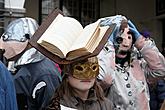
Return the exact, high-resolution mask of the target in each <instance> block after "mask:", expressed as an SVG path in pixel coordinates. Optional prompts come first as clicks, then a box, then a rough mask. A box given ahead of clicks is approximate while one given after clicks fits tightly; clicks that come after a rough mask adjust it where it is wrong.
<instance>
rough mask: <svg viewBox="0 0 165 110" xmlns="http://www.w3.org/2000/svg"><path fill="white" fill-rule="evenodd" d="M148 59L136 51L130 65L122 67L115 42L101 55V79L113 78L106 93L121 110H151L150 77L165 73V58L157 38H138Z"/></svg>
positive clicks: (138, 42)
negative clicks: (155, 39)
mask: <svg viewBox="0 0 165 110" xmlns="http://www.w3.org/2000/svg"><path fill="white" fill-rule="evenodd" d="M135 45H136V47H141V49H140V50H139V51H140V53H141V55H142V57H143V58H144V60H141V59H138V57H137V54H136V52H137V51H135V52H132V56H131V59H130V62H131V63H130V64H128V62H126V63H125V64H124V66H123V67H122V66H121V65H120V64H116V63H115V49H114V47H113V44H112V43H111V42H108V43H107V44H106V45H105V48H104V49H103V50H102V51H101V52H100V54H99V55H98V59H99V65H100V74H99V77H98V79H100V80H102V81H103V80H104V77H105V76H106V75H109V76H110V77H111V78H112V82H111V84H109V85H108V86H107V87H106V88H105V87H104V89H106V92H105V95H106V97H108V98H109V99H110V100H112V101H113V103H114V106H115V108H116V109H120V110H150V108H149V99H150V97H149V92H148V86H147V82H146V81H147V80H149V79H155V78H161V77H164V76H165V59H164V57H163V56H162V54H161V53H160V52H159V50H158V49H157V47H156V46H155V43H154V41H152V40H145V39H141V38H140V39H138V40H137V41H136V42H135Z"/></svg>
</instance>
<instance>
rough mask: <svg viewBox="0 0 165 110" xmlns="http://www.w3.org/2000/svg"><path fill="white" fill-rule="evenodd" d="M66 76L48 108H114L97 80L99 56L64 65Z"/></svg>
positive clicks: (69, 109)
mask: <svg viewBox="0 0 165 110" xmlns="http://www.w3.org/2000/svg"><path fill="white" fill-rule="evenodd" d="M62 71H63V72H64V74H65V75H64V77H63V80H62V83H61V85H60V87H59V88H58V89H57V91H56V92H55V95H54V97H53V99H52V101H51V103H50V105H49V107H48V108H47V110H71V109H73V110H113V109H112V107H113V106H112V102H111V101H110V100H107V99H106V98H105V97H104V94H103V91H102V89H101V87H100V86H99V85H98V83H97V81H96V77H97V75H98V74H99V65H98V61H97V57H91V58H87V59H85V60H82V61H78V62H74V63H71V64H68V65H64V66H63V69H62Z"/></svg>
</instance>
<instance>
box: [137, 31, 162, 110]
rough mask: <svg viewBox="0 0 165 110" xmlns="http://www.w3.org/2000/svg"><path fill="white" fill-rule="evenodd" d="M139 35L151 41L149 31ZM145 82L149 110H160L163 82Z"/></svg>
mask: <svg viewBox="0 0 165 110" xmlns="http://www.w3.org/2000/svg"><path fill="white" fill-rule="evenodd" d="M140 34H141V35H142V36H144V37H145V38H146V39H152V38H151V35H150V32H149V31H142V32H140ZM162 55H163V53H162ZM147 82H148V87H149V93H150V109H151V110H160V108H161V106H162V103H163V101H164V99H165V80H164V79H160V80H156V81H155V80H153V81H151V80H149V81H147Z"/></svg>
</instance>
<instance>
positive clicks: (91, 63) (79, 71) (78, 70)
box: [68, 57, 99, 80]
mask: <svg viewBox="0 0 165 110" xmlns="http://www.w3.org/2000/svg"><path fill="white" fill-rule="evenodd" d="M68 69H69V68H68ZM70 69H71V71H70V75H72V76H73V77H74V78H76V79H82V80H83V79H92V78H96V77H97V75H98V74H99V65H98V60H97V57H91V58H88V59H86V60H83V61H79V62H76V63H73V64H71V66H70Z"/></svg>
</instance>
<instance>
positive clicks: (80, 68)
mask: <svg viewBox="0 0 165 110" xmlns="http://www.w3.org/2000/svg"><path fill="white" fill-rule="evenodd" d="M75 69H76V70H78V71H83V67H81V66H76V67H75Z"/></svg>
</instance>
